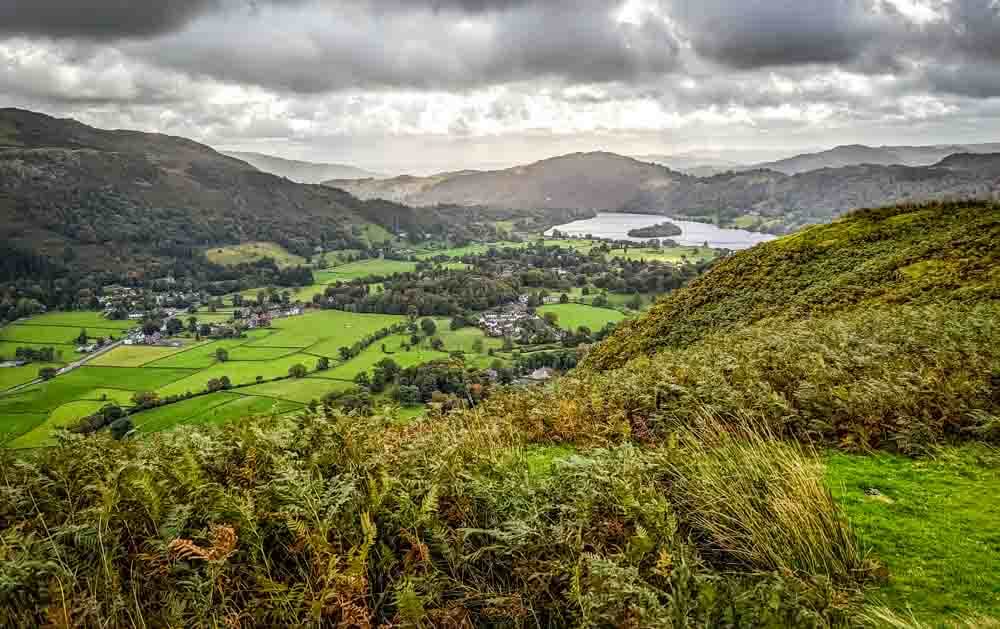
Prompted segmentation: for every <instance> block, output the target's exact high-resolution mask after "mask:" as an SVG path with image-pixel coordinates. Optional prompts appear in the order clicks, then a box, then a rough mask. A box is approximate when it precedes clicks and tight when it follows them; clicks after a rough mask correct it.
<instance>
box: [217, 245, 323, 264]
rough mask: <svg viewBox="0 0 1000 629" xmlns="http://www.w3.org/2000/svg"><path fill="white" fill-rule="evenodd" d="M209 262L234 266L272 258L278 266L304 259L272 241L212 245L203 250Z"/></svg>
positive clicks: (297, 262)
mask: <svg viewBox="0 0 1000 629" xmlns="http://www.w3.org/2000/svg"><path fill="white" fill-rule="evenodd" d="M205 257H206V258H208V260H209V262H213V263H215V264H219V265H222V266H236V265H237V264H244V263H250V262H257V261H258V260H263V259H264V258H272V259H273V260H274V262H275V264H277V265H278V266H279V267H289V266H302V265H305V264H306V259H305V258H303V257H302V256H298V255H295V254H294V253H291V252H289V251H288V250H286V249H285V248H284V247H282V246H281V245H278V244H276V243H273V242H247V243H243V244H241V245H231V246H228V247H212V248H211V249H206V250H205Z"/></svg>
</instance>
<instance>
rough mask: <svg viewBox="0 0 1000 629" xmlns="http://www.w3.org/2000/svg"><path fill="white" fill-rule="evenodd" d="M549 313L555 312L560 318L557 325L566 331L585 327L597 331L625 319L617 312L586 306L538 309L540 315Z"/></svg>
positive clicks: (544, 307) (562, 305) (560, 305)
mask: <svg viewBox="0 0 1000 629" xmlns="http://www.w3.org/2000/svg"><path fill="white" fill-rule="evenodd" d="M547 312H554V313H555V314H556V315H557V316H558V317H559V319H558V321H557V325H558V326H559V327H560V328H562V329H564V330H576V329H577V328H579V327H581V326H583V327H587V328H590V329H591V330H594V331H596V330H600V329H601V328H603V327H604V326H605V325H607V324H608V323H617V322H619V321H621V320H622V319H624V318H625V315H624V314H622V313H620V312H618V311H617V310H611V309H610V308H595V307H594V306H587V305H584V304H551V305H548V306H542V307H541V308H539V309H538V313H539V314H540V315H544V314H545V313H547Z"/></svg>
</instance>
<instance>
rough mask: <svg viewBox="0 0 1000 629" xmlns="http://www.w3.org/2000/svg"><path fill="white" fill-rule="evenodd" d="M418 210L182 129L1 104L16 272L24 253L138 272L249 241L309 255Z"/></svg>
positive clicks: (0, 217) (1, 194)
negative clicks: (86, 120)
mask: <svg viewBox="0 0 1000 629" xmlns="http://www.w3.org/2000/svg"><path fill="white" fill-rule="evenodd" d="M412 220H413V213H412V210H410V208H405V207H403V206H399V205H395V204H390V203H384V202H377V203H372V202H362V201H360V200H358V199H356V198H354V197H352V196H351V195H349V194H347V193H345V192H342V191H339V190H334V189H331V188H329V187H326V186H317V185H303V184H298V183H294V182H292V181H289V180H288V179H283V178H281V177H277V176H275V175H272V174H269V173H264V172H260V171H259V170H257V169H256V168H254V167H252V166H251V165H249V164H247V163H246V162H243V161H241V160H238V159H236V158H233V157H229V156H226V155H223V154H221V153H218V152H217V151H215V150H213V149H212V148H210V147H208V146H205V145H202V144H198V143H197V142H193V141H191V140H187V139H184V138H179V137H171V136H166V135H159V134H150V133H140V132H136V131H105V130H100V129H95V128H92V127H89V126H86V125H83V124H81V123H79V122H76V121H74V120H65V119H57V118H53V117H50V116H46V115H43V114H38V113H34V112H30V111H24V110H19V109H2V110H0V239H2V240H3V242H4V244H5V245H7V246H8V247H9V248H10V250H12V253H11V254H10V255H8V256H6V258H5V265H4V273H3V275H5V276H6V275H12V274H13V275H17V274H20V272H21V270H19V267H18V264H17V261H18V260H19V259H25V260H29V259H30V260H32V261H33V262H31V265H33V267H37V266H39V264H41V265H47V267H48V268H50V270H53V269H52V268H51V267H57V269H56V270H58V268H61V269H62V271H65V270H66V269H68V268H71V269H72V270H75V271H87V270H128V271H133V272H140V273H141V272H142V271H143V269H145V268H148V267H149V266H150V265H153V266H155V265H157V264H164V263H171V262H173V261H175V260H178V259H190V258H191V256H192V255H193V254H192V252H193V251H196V250H198V249H200V248H203V247H205V246H209V245H216V244H236V243H240V242H247V241H267V242H275V243H278V244H280V245H282V246H283V247H285V248H286V249H288V250H289V251H291V252H293V253H297V254H300V255H308V254H310V253H311V252H312V251H313V250H314V248H315V247H316V246H324V247H327V248H333V247H338V246H339V247H347V246H351V245H353V244H355V243H356V242H357V241H358V237H357V235H356V234H357V233H358V231H359V230H362V229H363V228H364V227H365V226H366V225H369V224H372V223H379V224H381V225H383V226H392V225H393V224H400V223H406V222H407V221H412ZM38 260H41V262H37V261H38ZM26 264H27V263H26ZM22 266H23V265H22ZM36 270H37V269H36ZM53 272H55V271H53ZM0 279H3V278H0Z"/></svg>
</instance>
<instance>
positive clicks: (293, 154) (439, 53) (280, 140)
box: [0, 0, 1000, 174]
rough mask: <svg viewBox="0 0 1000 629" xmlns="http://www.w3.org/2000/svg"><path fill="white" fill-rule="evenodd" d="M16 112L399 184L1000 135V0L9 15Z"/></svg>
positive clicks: (35, 5) (241, 3)
mask: <svg viewBox="0 0 1000 629" xmlns="http://www.w3.org/2000/svg"><path fill="white" fill-rule="evenodd" d="M0 106H15V107H24V108H28V109H33V110H36V111H42V112H45V113H49V114H52V115H56V116H63V117H73V118H76V119H78V120H80V121H82V122H85V123H87V124H92V125H94V126H98V127H103V128H130V129H140V130H145V131H157V132H162V133H168V134H173V135H181V136H186V137H190V138H193V139H195V140H198V141H201V142H205V143H207V144H210V145H212V146H215V147H217V148H224V149H234V150H251V151H260V152H265V153H271V154H275V155H280V156H282V157H287V158H292V159H306V160H312V161H326V162H338V163H347V164H352V165H356V166H361V167H364V168H368V169H372V170H375V171H378V172H381V173H385V174H398V173H402V172H410V173H414V174H426V173H430V172H435V171H442V170H453V169H460V168H496V167H506V166H510V165H514V164H517V163H525V162H529V161H533V160H537V159H542V158H545V157H549V156H553V155H558V154H563V153H568V152H574V151H588V150H609V151H614V152H618V153H623V154H629V155H649V154H685V153H694V154H696V155H698V156H705V157H706V158H708V157H712V158H722V159H729V160H732V161H739V162H749V161H762V160H766V159H773V158H777V157H781V156H786V155H790V154H793V153H796V152H802V151H809V150H816V149H822V148H828V147H830V146H834V145H837V144H846V143H864V144H938V143H970V142H990V141H994V142H996V141H1000V0H131V1H125V0H0Z"/></svg>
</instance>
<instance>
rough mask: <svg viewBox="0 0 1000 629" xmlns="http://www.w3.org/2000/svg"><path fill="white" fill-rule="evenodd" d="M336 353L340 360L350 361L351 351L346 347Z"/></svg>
mask: <svg viewBox="0 0 1000 629" xmlns="http://www.w3.org/2000/svg"><path fill="white" fill-rule="evenodd" d="M337 353H338V354H340V360H345V361H346V360H350V359H351V350H350V349H349V348H347V347H341V348H340V349H338V350H337Z"/></svg>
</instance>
